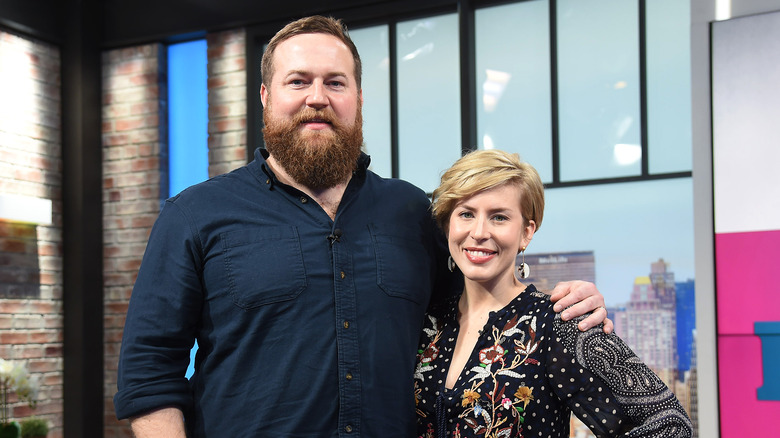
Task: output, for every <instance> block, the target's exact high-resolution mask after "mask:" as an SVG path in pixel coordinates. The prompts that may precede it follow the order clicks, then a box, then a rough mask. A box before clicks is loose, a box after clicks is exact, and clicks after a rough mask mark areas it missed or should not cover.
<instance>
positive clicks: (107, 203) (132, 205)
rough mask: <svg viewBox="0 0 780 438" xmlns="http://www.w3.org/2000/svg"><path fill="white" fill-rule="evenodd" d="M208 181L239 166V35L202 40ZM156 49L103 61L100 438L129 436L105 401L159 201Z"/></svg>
mask: <svg viewBox="0 0 780 438" xmlns="http://www.w3.org/2000/svg"><path fill="white" fill-rule="evenodd" d="M207 40H208V41H207V44H208V84H207V86H208V91H209V97H208V101H209V126H208V134H209V138H208V145H209V176H214V175H218V174H221V173H225V172H228V171H230V170H233V169H235V168H236V167H239V166H241V165H243V164H245V163H246V72H245V65H246V62H245V57H244V45H245V32H244V30H243V29H242V30H234V31H226V32H220V33H215V34H210V35H208V37H207ZM166 64H167V61H166V49H165V46H163V45H145V46H138V47H132V48H125V49H117V50H113V51H109V52H106V53H105V54H104V57H103V82H104V84H103V87H104V90H103V105H104V107H103V173H104V174H103V208H104V227H105V230H104V242H105V243H104V245H105V253H104V263H105V273H104V274H105V345H104V348H105V400H106V403H105V407H104V409H105V435H104V436H105V437H107V438H108V437H129V436H131V434H130V430H129V427H128V425H127V422H126V421H121V422H120V421H117V420H116V417H115V416H114V406H113V402H112V398H113V396H114V394H115V393H116V367H117V361H118V359H119V346H120V343H121V337H122V328H123V326H124V320H125V313H126V312H127V304H128V302H129V299H130V294H131V292H132V287H133V283H134V281H135V277H136V275H137V271H138V267H139V266H140V263H141V258H142V256H143V252H144V249H145V248H146V241H147V239H148V237H149V232H150V231H151V227H152V225H153V224H154V221H155V219H156V218H157V215H158V213H159V208H160V201H161V200H162V199H165V198H166V197H167V193H168V187H167V183H168V173H167V166H168V162H167V113H166V112H165V111H164V110H165V109H166V108H167V105H166V104H165V101H166V99H167V85H166V81H167V71H166V68H167V67H166Z"/></svg>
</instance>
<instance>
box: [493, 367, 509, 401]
mask: <svg viewBox="0 0 780 438" xmlns="http://www.w3.org/2000/svg"><path fill="white" fill-rule="evenodd" d="M499 374H501V373H499ZM505 389H506V386H502V387H501V390H500V391H498V394H496V396H495V397H493V403H495V402H496V400H501V399H502V398H504V390H505Z"/></svg>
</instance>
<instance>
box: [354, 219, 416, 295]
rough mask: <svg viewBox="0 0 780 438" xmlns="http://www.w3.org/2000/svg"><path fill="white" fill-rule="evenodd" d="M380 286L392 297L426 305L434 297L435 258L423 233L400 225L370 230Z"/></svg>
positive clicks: (380, 226)
mask: <svg viewBox="0 0 780 438" xmlns="http://www.w3.org/2000/svg"><path fill="white" fill-rule="evenodd" d="M369 229H370V231H371V240H372V243H373V245H374V251H375V253H376V254H375V255H376V275H377V285H378V286H379V287H380V288H381V289H382V290H383V291H384V292H385V293H386V294H387V295H389V296H391V297H399V298H405V299H407V300H412V301H414V302H415V303H418V304H419V303H425V302H427V300H428V296H429V295H430V293H431V268H430V266H431V254H430V253H429V252H428V251H427V249H426V246H425V244H424V242H425V241H424V240H423V239H424V236H423V235H422V233H421V231H419V230H417V231H415V230H412V229H407V228H404V227H399V226H397V225H383V224H372V225H370V226H369Z"/></svg>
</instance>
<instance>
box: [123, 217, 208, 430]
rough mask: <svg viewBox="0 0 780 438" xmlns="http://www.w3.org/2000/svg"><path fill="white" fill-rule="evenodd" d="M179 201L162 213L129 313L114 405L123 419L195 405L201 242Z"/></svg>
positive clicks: (135, 288)
mask: <svg viewBox="0 0 780 438" xmlns="http://www.w3.org/2000/svg"><path fill="white" fill-rule="evenodd" d="M192 230H193V227H192V226H191V223H190V222H189V221H188V220H187V217H186V216H185V215H184V214H183V213H182V211H181V210H180V209H179V207H178V206H176V205H175V204H174V203H172V202H166V204H165V206H164V207H163V209H162V211H161V212H160V216H159V217H158V218H157V221H156V222H155V225H154V227H153V228H152V233H151V235H150V236H149V243H148V244H147V247H146V252H145V253H144V257H143V260H142V262H141V268H140V269H139V272H138V278H137V279H136V282H135V286H134V287H133V293H132V297H131V298H130V303H129V307H128V312H127V319H126V321H125V328H124V332H123V336H122V347H121V351H120V357H119V365H118V374H117V389H118V392H117V394H116V396H115V397H114V406H115V410H116V415H117V418H119V419H123V418H128V417H132V416H136V415H140V414H143V413H146V412H149V411H152V410H155V409H158V408H162V407H166V406H175V407H178V408H180V409H182V410H183V411H185V412H186V410H187V409H188V408H190V407H191V405H192V398H191V395H190V389H189V382H188V381H187V379H186V378H185V377H184V375H185V372H186V369H187V365H188V363H189V352H190V350H191V349H192V346H193V343H194V340H195V335H196V329H197V324H198V320H199V318H200V313H201V307H202V288H201V282H200V274H199V273H200V272H201V269H200V266H201V261H200V260H201V256H200V246H199V245H198V240H197V238H196V234H195V233H194V232H193V231H192Z"/></svg>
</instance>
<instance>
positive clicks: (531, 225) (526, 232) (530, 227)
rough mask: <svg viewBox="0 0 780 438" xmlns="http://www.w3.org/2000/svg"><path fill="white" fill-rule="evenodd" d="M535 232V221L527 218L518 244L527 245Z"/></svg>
mask: <svg viewBox="0 0 780 438" xmlns="http://www.w3.org/2000/svg"><path fill="white" fill-rule="evenodd" d="M535 232H536V222H534V221H532V220H529V221H528V223H527V224H526V226H525V228H524V229H523V236H522V238H521V239H520V246H521V247H527V246H528V244H529V243H531V239H533V238H534V233H535Z"/></svg>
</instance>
